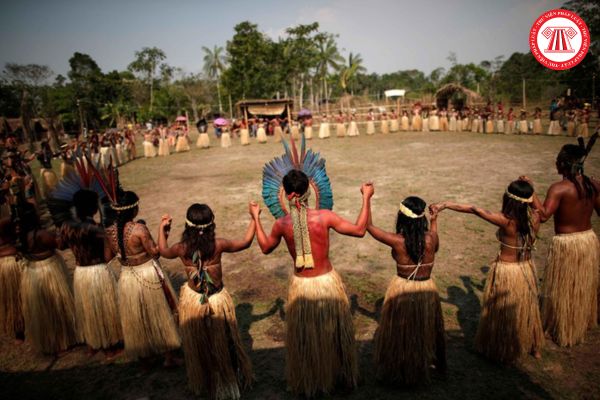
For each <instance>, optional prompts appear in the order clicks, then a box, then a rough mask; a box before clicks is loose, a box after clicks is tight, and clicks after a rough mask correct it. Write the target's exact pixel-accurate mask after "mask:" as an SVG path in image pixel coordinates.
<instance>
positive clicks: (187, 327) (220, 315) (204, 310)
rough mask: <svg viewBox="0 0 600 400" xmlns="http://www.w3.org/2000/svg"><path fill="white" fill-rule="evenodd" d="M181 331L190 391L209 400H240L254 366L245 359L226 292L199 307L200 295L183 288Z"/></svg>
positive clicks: (231, 301) (233, 308)
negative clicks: (206, 396)
mask: <svg viewBox="0 0 600 400" xmlns="http://www.w3.org/2000/svg"><path fill="white" fill-rule="evenodd" d="M179 327H180V329H181V338H182V341H183V351H184V355H185V364H186V369H187V376H188V381H189V386H190V389H191V390H192V391H193V392H194V393H195V394H196V395H200V394H201V393H202V392H207V393H208V395H209V398H210V399H239V398H240V390H242V389H245V388H247V387H248V386H250V384H251V383H252V379H253V377H252V365H251V363H250V359H249V358H248V356H247V355H246V352H245V351H244V348H243V346H242V342H241V339H240V334H239V331H238V326H237V320H236V317H235V307H234V305H233V300H232V299H231V296H230V295H229V293H228V292H227V290H226V289H222V290H221V291H220V292H219V293H216V294H213V295H212V296H210V297H209V299H208V302H207V303H204V304H200V295H199V294H198V293H196V292H195V291H193V290H192V289H190V287H189V286H188V285H187V284H184V285H183V286H182V287H181V296H180V298H179Z"/></svg>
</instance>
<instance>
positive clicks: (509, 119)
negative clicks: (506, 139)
mask: <svg viewBox="0 0 600 400" xmlns="http://www.w3.org/2000/svg"><path fill="white" fill-rule="evenodd" d="M514 118H515V116H514V113H513V109H512V107H510V108H509V109H508V113H507V114H506V127H505V129H504V133H505V134H506V135H512V134H513V128H514V124H515V122H514Z"/></svg>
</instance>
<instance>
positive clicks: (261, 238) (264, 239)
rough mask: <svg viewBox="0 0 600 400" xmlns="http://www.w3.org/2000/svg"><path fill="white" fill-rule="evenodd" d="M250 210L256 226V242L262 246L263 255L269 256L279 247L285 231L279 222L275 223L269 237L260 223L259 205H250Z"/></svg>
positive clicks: (253, 203)
mask: <svg viewBox="0 0 600 400" xmlns="http://www.w3.org/2000/svg"><path fill="white" fill-rule="evenodd" d="M250 210H251V213H252V219H253V220H254V222H255V226H256V240H257V241H258V245H259V246H260V250H261V251H262V252H263V254H269V253H271V252H272V251H273V250H275V249H276V248H277V246H279V243H280V242H281V237H282V236H283V230H282V229H281V226H280V224H279V220H277V221H275V224H273V228H271V234H270V235H268V236H267V234H266V233H265V231H264V229H263V227H262V225H261V223H260V212H261V210H260V206H259V205H258V203H255V202H252V203H250Z"/></svg>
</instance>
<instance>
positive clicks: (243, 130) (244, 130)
mask: <svg viewBox="0 0 600 400" xmlns="http://www.w3.org/2000/svg"><path fill="white" fill-rule="evenodd" d="M240 143H241V144H242V146H248V145H249V144H250V133H249V132H248V123H247V122H246V120H245V119H242V120H241V121H240Z"/></svg>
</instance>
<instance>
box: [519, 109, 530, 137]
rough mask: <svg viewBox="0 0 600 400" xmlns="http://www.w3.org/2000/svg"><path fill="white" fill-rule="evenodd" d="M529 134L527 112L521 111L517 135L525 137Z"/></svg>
mask: <svg viewBox="0 0 600 400" xmlns="http://www.w3.org/2000/svg"><path fill="white" fill-rule="evenodd" d="M527 133H529V126H528V124H527V111H525V110H524V109H521V115H520V116H519V134H521V135H526V134H527Z"/></svg>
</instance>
